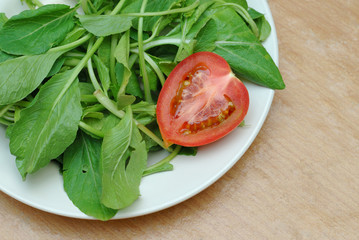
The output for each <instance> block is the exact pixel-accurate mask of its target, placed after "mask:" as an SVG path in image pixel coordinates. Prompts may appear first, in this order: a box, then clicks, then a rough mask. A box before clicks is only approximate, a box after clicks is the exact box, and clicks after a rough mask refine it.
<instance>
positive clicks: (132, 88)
mask: <svg viewBox="0 0 359 240" xmlns="http://www.w3.org/2000/svg"><path fill="white" fill-rule="evenodd" d="M115 71H116V79H117V86H114V87H117V90H116V89H115V90H113V92H118V90H119V89H120V85H121V83H122V79H123V78H122V76H123V71H124V66H123V65H122V64H121V63H117V64H116V67H115ZM125 93H127V94H130V95H134V96H136V97H140V98H143V92H142V90H141V87H140V84H139V82H138V79H137V77H136V74H131V76H130V78H129V81H128V84H127V86H126V91H125Z"/></svg>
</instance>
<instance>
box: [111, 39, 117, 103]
mask: <svg viewBox="0 0 359 240" xmlns="http://www.w3.org/2000/svg"><path fill="white" fill-rule="evenodd" d="M117 44H118V35H112V36H111V53H110V79H111V83H112V84H113V85H114V86H117V79H116V71H115V67H116V58H115V50H116V47H117ZM112 94H113V95H114V96H117V92H114V93H112Z"/></svg>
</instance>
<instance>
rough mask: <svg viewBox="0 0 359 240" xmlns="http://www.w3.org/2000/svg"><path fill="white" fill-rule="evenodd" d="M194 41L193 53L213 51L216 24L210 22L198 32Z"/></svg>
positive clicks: (215, 38)
mask: <svg viewBox="0 0 359 240" xmlns="http://www.w3.org/2000/svg"><path fill="white" fill-rule="evenodd" d="M196 40H197V42H196V45H195V47H194V52H202V51H209V52H211V51H213V50H214V49H215V48H216V45H215V42H216V40H217V25H216V23H215V22H214V21H213V20H210V21H209V22H208V23H207V25H206V27H205V28H203V29H202V30H201V31H200V32H199V34H198V36H197V38H196Z"/></svg>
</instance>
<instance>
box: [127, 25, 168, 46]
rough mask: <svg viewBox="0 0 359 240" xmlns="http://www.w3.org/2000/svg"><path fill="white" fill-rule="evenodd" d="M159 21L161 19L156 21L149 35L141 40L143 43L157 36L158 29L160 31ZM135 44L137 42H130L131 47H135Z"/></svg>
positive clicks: (136, 44)
mask: <svg viewBox="0 0 359 240" xmlns="http://www.w3.org/2000/svg"><path fill="white" fill-rule="evenodd" d="M160 23H161V20H159V21H157V23H156V25H155V27H154V29H153V31H152V34H151V36H150V37H149V38H147V39H146V40H144V41H143V43H144V44H146V43H149V42H151V41H152V40H153V39H154V38H155V37H157V35H158V34H159V31H160V26H161V24H160ZM137 46H138V42H134V43H131V44H130V47H131V48H135V47H137Z"/></svg>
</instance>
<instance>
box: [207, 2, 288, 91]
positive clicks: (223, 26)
mask: <svg viewBox="0 0 359 240" xmlns="http://www.w3.org/2000/svg"><path fill="white" fill-rule="evenodd" d="M212 19H213V20H214V21H215V22H216V24H217V36H218V39H219V40H217V41H216V42H215V45H216V49H215V50H214V53H217V54H219V55H220V56H222V57H223V58H224V59H226V61H227V62H228V63H229V65H230V66H231V67H232V69H233V70H234V71H235V72H236V73H238V74H239V76H241V77H243V78H245V79H248V80H250V81H252V82H254V83H256V84H259V85H262V86H265V87H269V88H272V89H283V88H285V84H284V82H283V79H282V76H281V74H280V72H279V69H278V67H277V66H276V64H275V63H274V61H273V59H272V58H271V56H270V55H269V53H268V52H267V51H266V49H265V48H264V47H263V45H262V44H261V43H260V42H259V40H258V39H257V38H256V37H255V36H254V34H253V33H252V31H251V30H250V29H249V28H248V27H247V25H246V23H245V22H244V21H243V19H242V18H241V17H240V16H238V15H237V14H236V13H235V12H234V11H233V10H231V9H230V8H222V10H221V11H217V12H216V13H215V14H214V15H213V16H212Z"/></svg>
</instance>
